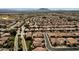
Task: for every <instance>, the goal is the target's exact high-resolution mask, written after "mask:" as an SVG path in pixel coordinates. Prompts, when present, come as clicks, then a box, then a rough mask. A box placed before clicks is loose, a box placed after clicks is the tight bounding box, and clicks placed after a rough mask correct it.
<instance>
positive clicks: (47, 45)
mask: <svg viewBox="0 0 79 59" xmlns="http://www.w3.org/2000/svg"><path fill="white" fill-rule="evenodd" d="M44 40H45V46H46V48H47V49H48V50H49V51H73V50H76V51H77V50H79V47H67V48H56V47H53V46H52V45H51V43H50V41H49V37H48V34H47V33H44Z"/></svg>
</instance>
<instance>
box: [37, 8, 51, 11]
mask: <svg viewBox="0 0 79 59" xmlns="http://www.w3.org/2000/svg"><path fill="white" fill-rule="evenodd" d="M38 10H47V11H48V10H50V9H48V8H40V9H38Z"/></svg>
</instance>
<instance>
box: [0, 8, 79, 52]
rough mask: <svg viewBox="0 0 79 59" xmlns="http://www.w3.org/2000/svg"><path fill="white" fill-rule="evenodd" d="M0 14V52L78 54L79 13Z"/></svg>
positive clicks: (48, 10)
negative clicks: (64, 52) (74, 52)
mask: <svg viewBox="0 0 79 59" xmlns="http://www.w3.org/2000/svg"><path fill="white" fill-rule="evenodd" d="M24 12H25V11H23V12H21V11H20V12H15V11H14V13H13V11H11V12H10V13H9V12H4V13H1V11H0V51H71V50H72V51H73V50H79V10H77V11H74V10H73V11H65V10H64V11H60V10H58V11H57V10H56V11H51V10H50V9H46V8H40V9H38V10H33V11H29V12H25V13H24Z"/></svg>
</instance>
